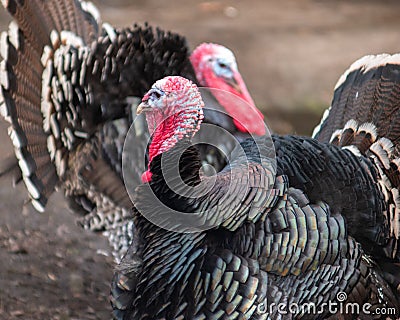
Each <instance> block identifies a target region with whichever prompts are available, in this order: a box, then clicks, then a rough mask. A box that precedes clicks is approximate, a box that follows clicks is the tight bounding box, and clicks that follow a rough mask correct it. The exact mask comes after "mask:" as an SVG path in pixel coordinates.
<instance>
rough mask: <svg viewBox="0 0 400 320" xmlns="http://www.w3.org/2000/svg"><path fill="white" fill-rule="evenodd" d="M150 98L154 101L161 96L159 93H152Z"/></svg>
mask: <svg viewBox="0 0 400 320" xmlns="http://www.w3.org/2000/svg"><path fill="white" fill-rule="evenodd" d="M152 96H153V97H154V98H156V99H159V98H160V97H161V94H160V93H159V92H153V93H152Z"/></svg>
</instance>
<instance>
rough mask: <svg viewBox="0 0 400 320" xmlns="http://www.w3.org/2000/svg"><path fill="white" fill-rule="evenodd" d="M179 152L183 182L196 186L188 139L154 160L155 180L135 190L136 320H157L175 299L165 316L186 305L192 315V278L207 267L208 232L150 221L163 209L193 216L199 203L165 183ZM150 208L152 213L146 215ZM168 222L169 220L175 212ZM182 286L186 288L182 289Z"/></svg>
mask: <svg viewBox="0 0 400 320" xmlns="http://www.w3.org/2000/svg"><path fill="white" fill-rule="evenodd" d="M180 154H181V156H180V158H178V159H179V173H180V175H181V179H182V180H183V182H184V183H185V184H186V186H194V185H196V184H198V183H199V182H200V176H199V170H200V161H199V157H198V153H197V151H196V149H195V148H194V147H193V146H190V144H189V142H188V140H186V139H185V140H184V141H179V142H178V143H177V144H176V145H175V146H174V147H173V148H171V149H170V150H168V151H166V152H164V153H162V154H160V155H157V156H155V157H154V158H153V160H152V162H151V164H150V172H151V173H152V180H151V182H150V183H149V184H144V185H141V186H139V187H138V188H137V190H136V201H135V210H134V214H135V226H136V227H137V232H138V233H139V237H140V238H141V239H142V241H143V246H142V250H141V252H140V255H141V260H142V266H141V270H140V273H139V274H138V282H137V283H138V285H137V287H136V290H135V291H136V296H137V297H138V298H137V299H136V301H135V305H134V309H133V310H134V312H136V313H137V314H136V318H137V319H140V316H141V315H143V314H146V313H147V314H149V316H150V318H157V317H158V315H159V314H158V313H156V312H162V311H160V310H161V309H162V308H161V306H163V305H165V304H166V303H168V302H171V301H173V303H171V304H170V305H169V306H168V307H167V309H166V310H165V311H164V312H165V313H163V315H167V318H169V319H173V318H174V314H175V312H176V311H177V310H178V309H179V306H180V305H182V304H184V303H188V304H189V307H188V309H187V310H188V312H189V313H191V312H193V313H194V310H193V308H194V307H190V304H191V303H193V301H194V297H193V296H192V295H193V292H195V290H194V288H191V283H194V277H195V275H196V274H197V273H198V270H199V268H200V267H201V265H202V264H203V260H204V255H205V254H206V252H207V245H206V243H205V235H206V234H205V233H204V232H195V233H178V232H173V231H169V230H166V229H163V228H161V227H159V226H157V225H155V224H153V223H151V222H150V221H149V220H147V219H146V218H147V215H148V214H154V215H163V214H165V213H164V212H165V210H166V208H165V205H168V206H169V207H170V208H171V209H172V210H176V211H179V212H182V211H183V212H189V213H190V212H193V211H194V210H195V207H196V201H193V199H192V198H185V197H184V196H182V195H179V194H177V193H175V192H174V191H173V190H171V189H173V188H172V186H174V183H175V182H174V181H171V182H169V185H168V184H167V182H166V181H165V179H168V178H169V177H170V172H169V170H170V169H171V167H172V166H173V165H174V164H176V159H177V158H176V157H177V156H179V155H180ZM164 161H165V163H164ZM173 162H175V163H173ZM151 193H154V194H155V196H156V197H157V198H158V199H159V200H158V203H155V201H154V197H153V198H152V197H150V195H151ZM146 208H148V211H150V210H151V211H152V212H148V211H147V210H146ZM143 210H145V211H146V212H143ZM167 211H168V210H167ZM167 213H168V212H167ZM166 218H169V219H171V213H169V214H168V216H167V217H166ZM171 223H179V221H177V222H175V221H172V222H171ZM184 288H187V290H183V289H184ZM191 308H192V309H191ZM160 316H161V315H160ZM136 318H135V319H136Z"/></svg>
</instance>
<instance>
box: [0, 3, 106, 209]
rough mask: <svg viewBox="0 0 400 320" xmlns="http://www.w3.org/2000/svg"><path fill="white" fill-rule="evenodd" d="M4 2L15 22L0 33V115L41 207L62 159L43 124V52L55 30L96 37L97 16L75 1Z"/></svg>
mask: <svg viewBox="0 0 400 320" xmlns="http://www.w3.org/2000/svg"><path fill="white" fill-rule="evenodd" d="M2 4H3V6H4V7H5V8H6V9H7V10H8V11H9V13H10V14H11V15H12V16H13V18H14V21H13V22H11V23H10V26H9V29H8V31H6V32H3V33H2V35H1V43H0V48H1V49H0V54H1V57H2V61H1V64H0V84H1V87H0V97H1V98H0V113H1V115H2V116H3V118H4V119H5V120H6V121H8V122H9V123H10V127H9V131H8V132H9V135H10V137H11V140H12V143H13V145H14V148H15V155H16V158H17V160H18V163H19V167H20V169H21V172H22V177H23V180H24V182H25V184H26V186H27V188H28V191H29V194H30V196H31V198H32V203H33V204H34V206H35V207H36V208H37V209H38V210H39V211H43V210H44V207H45V205H46V202H47V199H48V197H49V195H50V194H51V193H52V192H53V190H54V187H55V185H56V184H57V182H58V175H57V173H58V174H59V173H60V169H59V168H62V167H63V165H64V166H65V165H66V163H65V162H66V158H65V156H64V155H63V153H60V152H58V153H57V152H56V150H54V157H53V158H52V157H51V155H50V154H49V148H48V147H49V146H50V147H51V146H52V144H51V143H49V142H51V140H50V141H49V134H48V132H46V130H45V128H44V127H43V122H44V118H43V113H42V106H41V101H42V96H41V93H42V92H43V90H42V75H43V71H44V65H43V64H42V62H43V61H42V55H43V52H44V50H45V48H49V47H52V45H53V43H52V40H53V41H54V39H53V38H54V37H52V33H53V32H54V31H58V32H61V31H63V30H67V31H69V32H72V33H74V34H77V35H78V36H79V38H80V39H82V41H83V42H84V43H90V42H91V41H93V40H94V39H96V38H97V37H98V33H99V30H98V29H99V27H98V23H97V21H98V20H99V15H98V13H97V14H96V10H95V8H94V6H90V5H87V4H85V3H83V2H82V3H81V2H80V1H78V0H64V1H61V0H58V1H46V2H44V1H39V0H32V1H15V0H4V1H2ZM44 100H45V99H44ZM56 167H57V169H56Z"/></svg>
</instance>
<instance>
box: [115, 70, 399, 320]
mask: <svg viewBox="0 0 400 320" xmlns="http://www.w3.org/2000/svg"><path fill="white" fill-rule="evenodd" d="M388 67H389V68H391V67H392V66H388ZM393 81H394V82H395V81H396V80H395V79H394V80H393ZM389 92H390V91H389ZM391 107H392V108H393V110H396V109H397V108H398V107H397V105H396V104H394V105H392V106H391ZM354 126H356V127H355V128H354V132H353V133H352V135H351V136H352V139H350V138H349V136H350V134H349V131H350V128H353V127H354ZM375 130H376V129H375V128H374V127H373V126H372V125H371V124H364V125H356V124H355V123H354V122H350V123H348V124H346V126H345V127H344V128H343V130H342V131H341V133H339V132H338V133H337V135H338V137H339V138H337V139H336V140H337V141H336V140H335V139H334V140H333V141H332V144H323V143H320V142H318V141H317V140H314V139H312V138H305V137H294V136H284V137H279V136H273V138H272V142H271V141H270V140H268V138H265V137H261V138H255V139H253V140H246V141H244V142H242V144H241V146H240V147H237V149H235V150H234V151H233V153H232V155H231V162H230V164H229V166H228V167H227V168H225V169H224V170H223V171H221V173H219V174H218V175H217V176H216V180H207V179H210V178H204V177H203V178H201V176H199V174H198V171H199V169H200V161H199V158H198V154H197V153H196V151H195V150H194V149H193V148H191V147H189V146H188V144H187V143H186V142H184V141H183V142H181V143H178V144H177V145H176V146H175V147H173V148H172V149H170V150H168V151H166V152H164V153H163V154H161V155H159V156H157V157H155V158H154V159H153V161H152V162H151V167H150V168H151V172H152V174H153V176H152V177H153V178H152V181H151V182H150V183H149V184H146V185H142V186H140V187H138V188H137V190H136V195H135V202H134V203H135V208H134V215H135V219H134V224H135V227H136V228H137V236H138V241H137V242H136V243H135V248H134V249H133V248H132V249H131V250H130V251H128V252H129V253H128V255H127V256H126V257H125V258H124V259H123V261H122V262H121V264H120V265H119V267H118V268H117V269H116V273H115V275H114V279H113V282H112V289H111V294H112V299H111V300H112V303H113V307H114V316H115V317H116V318H117V319H158V318H165V319H180V318H182V319H184V318H189V319H267V318H272V319H273V318H276V317H278V316H282V314H279V313H278V311H277V310H276V309H269V307H270V306H271V305H274V304H275V305H277V304H279V303H283V304H284V305H285V306H286V307H288V306H289V305H290V304H291V303H297V305H304V304H305V303H313V304H314V306H315V307H316V308H317V309H318V310H323V311H321V313H320V314H318V316H317V318H321V319H322V318H328V317H332V318H335V317H338V316H339V315H338V314H337V313H335V312H333V313H331V312H330V311H329V310H327V309H323V305H324V303H328V302H329V301H330V302H336V303H338V302H343V301H340V300H339V298H338V297H339V294H341V293H344V294H345V295H346V297H347V298H346V299H345V302H343V303H344V305H346V304H349V303H357V304H358V305H359V306H362V305H363V304H365V303H370V304H371V308H372V309H371V310H377V308H387V310H389V309H388V308H392V309H390V310H391V312H392V314H390V315H389V314H388V315H385V318H386V316H387V317H389V318H392V319H397V318H398V317H399V315H400V313H399V312H400V309H399V303H400V302H399V292H398V285H399V281H398V280H397V279H398V274H399V270H398V268H397V267H396V264H394V263H389V264H388V261H390V260H388V259H392V258H394V259H397V257H398V251H397V246H396V245H395V242H393V241H392V237H393V232H394V231H395V230H396V221H394V220H391V219H388V217H389V216H390V215H391V214H393V212H394V211H393V207H394V204H393V198H392V197H391V196H388V194H390V193H393V192H395V189H396V188H394V187H393V186H392V185H391V184H390V183H387V182H388V181H387V180H388V179H389V180H393V179H394V178H395V177H396V176H398V174H399V173H398V172H397V171H395V170H393V166H391V165H390V164H389V163H390V161H394V162H396V161H395V159H393V158H392V155H391V154H390V152H389V150H388V148H389V147H390V145H389V142H387V141H388V140H387V141H386V140H385V139H384V138H379V137H378V136H377V135H376V134H375V133H374V131H375ZM342 139H343V141H342ZM354 142H357V143H354ZM357 146H359V147H360V148H361V149H363V148H364V150H363V152H364V155H362V154H361V152H360V151H358V149H357ZM240 148H242V150H244V153H242V154H240V153H239V152H238V150H240ZM273 149H275V151H276V163H275V161H274V159H273V158H270V157H265V155H269V154H271V150H273ZM183 150H184V151H183ZM257 150H261V151H262V155H264V157H262V156H260V155H261V154H260V153H259V152H258V153H257ZM177 155H181V156H180V158H179V161H180V163H181V165H180V168H181V169H180V174H181V177H182V181H184V182H185V181H189V182H190V185H193V184H194V185H196V186H197V185H198V186H199V188H200V189H201V190H203V189H202V188H205V186H207V185H211V187H210V189H209V190H208V192H206V193H205V194H203V193H202V192H200V194H201V196H197V197H196V196H195V193H193V191H191V189H187V185H186V189H185V187H182V186H181V187H180V186H179V184H178V180H177V179H176V178H171V174H170V172H169V169H168V168H170V167H172V166H173V165H172V162H173V159H176V156H177ZM162 158H164V161H165V162H164V163H163V165H161V159H162ZM169 159H170V160H169ZM168 161H170V162H171V163H169V162H168ZM175 161H176V160H175ZM245 164H247V165H245ZM385 166H386V167H385ZM389 175H391V178H388V176H389ZM172 177H175V175H172ZM166 181H168V183H167V182H166ZM175 181H176V183H177V185H175V184H174V182H175ZM207 181H208V183H207ZM382 181H386V184H385V185H384V184H382ZM171 183H172V184H171ZM271 183H272V184H271ZM204 184H205V185H204ZM171 186H173V187H174V188H172V187H171ZM230 186H233V190H232V189H229V187H230ZM172 189H173V190H174V191H173V190H172ZM183 190H185V192H183V193H182V191H183ZM227 190H229V192H227ZM156 199H159V202H157V201H155V200H156ZM166 206H167V207H166ZM171 210H172V211H171ZM177 211H178V212H183V213H184V215H185V216H190V217H191V218H192V219H195V221H197V219H199V221H201V222H202V223H203V224H199V226H201V228H200V230H197V232H193V233H179V232H174V231H169V230H165V229H164V228H161V227H159V226H158V224H154V223H153V222H152V221H154V220H153V218H154V217H156V218H158V219H160V220H161V221H163V223H164V221H167V222H168V224H167V227H168V229H170V230H171V229H172V230H175V229H174V228H176V227H177V226H180V227H182V228H183V230H186V229H185V228H184V223H185V221H184V220H181V219H180V218H179V215H178V214H177V213H176V212H177ZM164 216H165V218H164ZM167 217H171V218H170V219H171V221H169V220H168V218H167ZM392 223H393V224H392ZM204 226H208V227H210V228H203V227H204ZM181 231H182V230H181ZM186 231H187V230H186ZM360 243H361V244H360ZM364 246H365V247H364ZM130 262H132V263H130ZM181 271H182V272H181ZM265 299H266V300H265ZM264 301H267V302H266V309H267V312H265V313H263V312H260V310H259V306H260V305H262V303H263V302H264ZM339 314H340V317H342V318H345V319H352V318H354V317H355V315H353V314H346V313H345V312H339ZM285 317H286V318H288V319H297V318H304V319H315V318H316V315H315V313H314V314H308V313H304V314H303V313H302V312H301V311H298V310H297V311H295V312H292V313H288V314H286V315H284V316H283V318H285ZM369 317H370V316H369V315H366V314H361V315H360V318H369ZM377 318H379V316H377Z"/></svg>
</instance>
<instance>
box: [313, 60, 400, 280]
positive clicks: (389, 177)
mask: <svg viewBox="0 0 400 320" xmlns="http://www.w3.org/2000/svg"><path fill="white" fill-rule="evenodd" d="M399 64H400V55H399V54H395V55H388V54H380V55H376V56H372V55H370V56H365V57H363V58H361V59H359V60H357V61H356V62H354V63H353V64H352V65H351V66H350V68H349V69H348V70H347V71H346V72H345V73H344V74H343V75H342V76H341V78H340V79H339V81H338V83H337V84H336V87H335V94H334V97H333V101H332V105H331V107H330V108H329V109H328V110H327V111H325V113H324V117H323V119H322V120H321V124H320V125H319V126H317V127H316V128H315V130H314V133H313V136H314V137H315V138H316V139H317V140H318V141H321V142H326V143H328V142H330V143H332V144H336V145H346V146H348V148H349V149H350V150H352V151H354V152H355V153H356V154H361V155H363V156H367V157H372V158H373V161H374V162H378V161H377V159H380V160H382V162H381V164H380V165H379V166H378V168H377V173H376V175H377V177H378V186H376V187H377V189H381V190H382V192H383V196H384V200H385V201H384V202H383V204H381V206H382V210H373V211H369V212H368V210H366V211H365V212H364V216H363V217H361V216H360V217H358V218H354V217H350V216H349V218H348V219H351V220H353V223H358V224H359V226H357V225H356V226H355V228H354V229H356V230H354V237H355V238H356V239H357V241H359V242H360V243H361V244H362V245H363V248H364V249H365V250H366V251H367V252H368V253H370V254H372V255H373V256H374V257H375V258H376V259H377V260H378V261H380V262H381V263H383V264H386V263H389V264H392V266H391V267H392V268H394V265H393V263H397V264H398V263H399V262H400V243H399V238H400V214H399V208H400V207H399V206H400V203H399V194H398V188H399V176H398V167H399V164H400V163H399V159H398V157H399V151H400V150H399V143H398V142H399V133H400V124H399V121H398V119H399V117H400V108H398V105H399V103H400V102H399V101H400V100H399V97H400V94H399V90H400V84H399V79H398V74H399V71H400V67H399ZM362 123H369V125H368V127H366V126H365V125H364V127H363V125H360V124H362ZM343 127H345V128H344V130H343V129H341V128H343ZM368 128H369V129H372V130H368ZM365 129H367V130H365ZM368 132H369V133H368ZM360 133H361V134H364V135H368V136H367V140H366V141H368V143H367V144H366V145H362V144H361V143H360V141H358V140H357V139H356V137H357V136H359V135H360ZM379 137H381V139H380V144H379V147H378V146H377V147H375V148H374V149H373V150H370V149H371V148H369V146H370V144H371V142H373V141H375V140H379V139H378V138H379ZM364 141H365V140H364ZM353 145H356V146H357V148H354V146H353ZM366 209H368V207H367V208H366ZM362 223H364V227H366V228H367V232H365V231H366V230H365V229H363V228H361V227H360V226H361V224H362ZM398 283H399V282H398V280H397V284H398Z"/></svg>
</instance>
